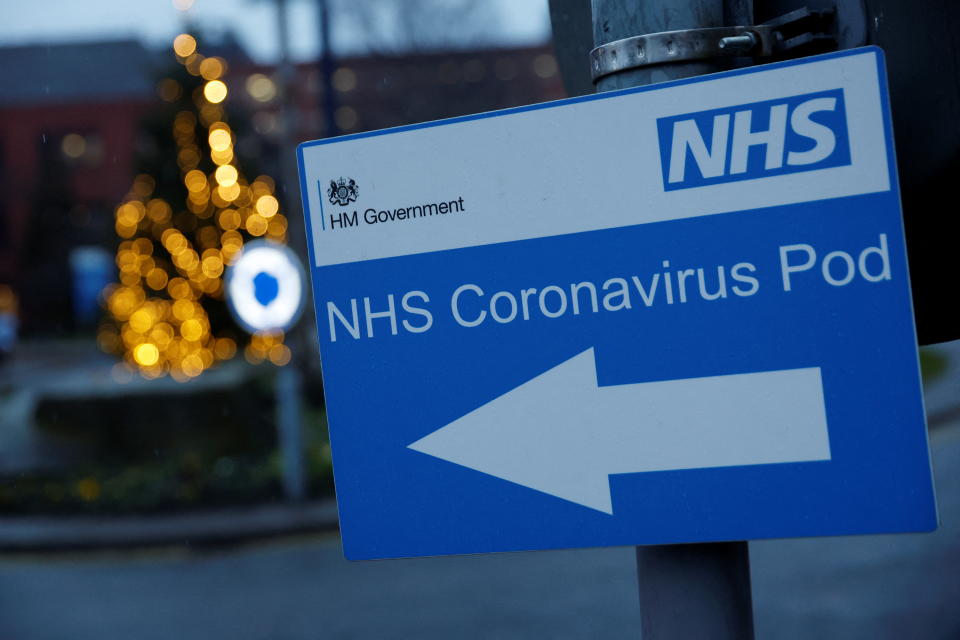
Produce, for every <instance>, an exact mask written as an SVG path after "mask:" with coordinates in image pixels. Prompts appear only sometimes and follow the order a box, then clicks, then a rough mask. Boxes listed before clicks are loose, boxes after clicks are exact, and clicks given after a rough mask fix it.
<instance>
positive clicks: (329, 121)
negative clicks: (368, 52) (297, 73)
mask: <svg viewBox="0 0 960 640" xmlns="http://www.w3.org/2000/svg"><path fill="white" fill-rule="evenodd" d="M317 17H318V19H319V20H320V85H321V88H322V90H323V124H324V129H323V137H325V138H332V137H333V136H335V135H337V134H338V133H339V130H338V129H337V119H336V112H337V96H336V94H335V93H334V88H333V67H334V60H333V46H332V43H331V42H330V31H331V29H330V5H329V4H328V3H327V0H317Z"/></svg>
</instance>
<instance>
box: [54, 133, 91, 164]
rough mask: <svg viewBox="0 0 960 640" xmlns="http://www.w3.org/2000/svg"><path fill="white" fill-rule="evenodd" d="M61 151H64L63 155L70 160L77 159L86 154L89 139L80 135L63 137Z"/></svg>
mask: <svg viewBox="0 0 960 640" xmlns="http://www.w3.org/2000/svg"><path fill="white" fill-rule="evenodd" d="M60 149H61V150H62V151H63V155H65V156H67V157H68V158H73V159H77V158H79V157H81V156H82V155H83V154H84V153H86V151H87V139H86V138H84V137H83V136H81V135H80V134H78V133H68V134H67V135H65V136H63V140H62V141H61V142H60Z"/></svg>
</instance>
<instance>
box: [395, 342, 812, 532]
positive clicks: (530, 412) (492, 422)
mask: <svg viewBox="0 0 960 640" xmlns="http://www.w3.org/2000/svg"><path fill="white" fill-rule="evenodd" d="M409 447H410V448H411V449H413V450H415V451H420V452H422V453H426V454H429V455H431V456H435V457H437V458H441V459H443V460H447V461H449V462H453V463H456V464H459V465H462V466H464V467H469V468H471V469H474V470H476V471H480V472H482V473H486V474H489V475H492V476H496V477H498V478H502V479H504V480H508V481H510V482H514V483H516V484H519V485H523V486H525V487H528V488H530V489H535V490H537V491H542V492H543V493H548V494H550V495H552V496H556V497H558V498H562V499H564V500H569V501H571V502H575V503H577V504H581V505H583V506H586V507H590V508H591V509H597V510H598V511H603V512H604V513H609V514H612V513H613V504H612V500H611V497H610V481H609V476H610V475H611V474H617V473H639V472H644V471H668V470H674V469H702V468H708V467H730V466H739V465H755V464H772V463H781V462H806V461H814V460H829V459H830V442H829V437H828V435H827V419H826V414H825V411H824V404H823V386H822V382H821V380H820V368H819V367H813V368H807V369H786V370H782V371H764V372H760V373H746V374H736V375H726V376H713V377H708V378H687V379H681V380H666V381H663V382H644V383H639V384H624V385H618V386H612V387H598V385H597V369H596V363H595V361H594V353H593V349H588V350H586V351H584V352H583V353H581V354H579V355H577V356H574V357H573V358H570V359H569V360H567V361H566V362H563V363H561V364H560V365H558V366H556V367H554V368H553V369H550V370H549V371H547V372H546V373H543V374H541V375H539V376H537V377H535V378H533V379H532V380H529V381H528V382H525V383H523V384H522V385H520V386H519V387H517V388H515V389H512V390H511V391H508V392H507V393H505V394H503V395H502V396H500V397H499V398H496V399H494V400H492V401H491V402H488V403H487V404H485V405H483V406H481V407H479V408H478V409H475V410H473V411H471V412H470V413H468V414H467V415H465V416H463V417H462V418H459V419H457V420H454V421H453V422H451V423H450V424H448V425H446V426H445V427H442V428H440V429H438V430H437V431H434V432H433V433H431V434H429V435H427V436H425V437H424V438H421V439H420V440H417V441H416V442H414V443H413V444H411V445H409Z"/></svg>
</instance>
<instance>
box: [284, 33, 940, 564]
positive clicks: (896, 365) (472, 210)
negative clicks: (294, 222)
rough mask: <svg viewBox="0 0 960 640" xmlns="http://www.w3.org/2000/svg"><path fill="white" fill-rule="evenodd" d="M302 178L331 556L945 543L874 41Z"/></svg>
mask: <svg viewBox="0 0 960 640" xmlns="http://www.w3.org/2000/svg"><path fill="white" fill-rule="evenodd" d="M299 161H300V176H301V187H302V192H303V202H304V203H305V205H306V207H307V212H308V216H307V226H308V235H309V238H310V264H311V274H312V280H313V287H314V301H315V305H316V312H317V323H318V330H319V338H320V352H321V359H322V365H323V372H324V383H325V392H326V398H327V412H328V417H329V424H330V439H331V445H332V450H333V462H334V469H335V479H336V489H337V500H338V504H339V509H340V526H341V531H342V535H343V545H344V552H345V553H346V555H347V557H349V558H351V559H364V558H387V557H399V556H421V555H435V554H452V553H476V552H488V551H508V550H522V549H549V548H561V547H584V546H598V545H633V544H662V543H677V542H700V541H721V540H743V539H756V538H773V537H793V536H814V535H839V534H855V533H879V532H904V531H925V530H930V529H933V528H935V527H936V523H937V516H936V506H935V501H934V494H933V486H932V481H931V473H930V465H929V457H928V448H927V436H926V428H925V418H924V411H923V404H922V396H921V386H920V375H919V370H918V364H917V350H916V336H915V332H914V324H913V317H912V311H911V301H910V289H909V280H908V269H907V256H906V253H905V248H904V239H903V226H902V222H901V213H900V205H899V195H898V190H897V182H896V169H895V163H894V155H893V147H892V136H891V130H890V115H889V108H888V102H887V89H886V79H885V72H884V67H883V58H882V54H881V52H880V50H878V49H875V48H867V49H858V50H852V51H845V52H841V53H835V54H829V55H825V56H818V57H814V58H807V59H804V60H797V61H790V62H784V63H778V64H773V65H768V66H762V67H754V68H750V69H743V70H737V71H732V72H728V73H721V74H716V75H711V76H704V77H699V78H693V79H689V80H683V81H677V82H671V83H666V84H662V85H656V86H651V87H644V88H638V89H628V90H624V91H618V92H612V93H607V94H601V95H596V96H587V97H582V98H574V99H569V100H561V101H558V102H552V103H547V104H542V105H535V106H531V107H523V108H518V109H510V110H506V111H500V112H495V113H487V114H480V115H475V116H467V117H463V118H454V119H450V120H443V121H439V122H431V123H427V124H423V125H414V126H409V127H400V128H396V129H389V130H386V131H375V132H371V133H361V134H356V135H350V136H343V137H340V138H334V139H330V140H321V141H317V142H308V143H305V144H303V145H301V147H300V149H299Z"/></svg>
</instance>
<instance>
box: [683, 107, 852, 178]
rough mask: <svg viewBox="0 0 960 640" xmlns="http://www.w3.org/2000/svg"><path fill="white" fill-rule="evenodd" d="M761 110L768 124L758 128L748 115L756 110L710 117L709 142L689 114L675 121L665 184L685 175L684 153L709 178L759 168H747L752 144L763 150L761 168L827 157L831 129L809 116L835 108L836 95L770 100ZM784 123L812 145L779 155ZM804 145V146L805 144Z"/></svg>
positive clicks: (796, 164)
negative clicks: (779, 101)
mask: <svg viewBox="0 0 960 640" xmlns="http://www.w3.org/2000/svg"><path fill="white" fill-rule="evenodd" d="M791 106H792V109H791ZM763 108H767V109H769V113H770V118H769V121H768V125H767V128H766V129H761V130H754V129H753V116H754V113H755V112H757V111H758V110H759V109H757V108H754V109H749V108H748V109H742V110H739V111H735V112H733V113H732V114H731V113H720V114H717V115H715V116H713V131H712V135H711V136H710V143H709V146H708V144H707V141H706V140H704V136H703V133H702V132H701V131H700V127H699V126H698V125H697V122H696V120H694V119H693V118H690V119H685V120H676V121H674V122H673V131H672V136H671V138H672V142H671V147H670V165H669V173H668V179H667V182H668V183H679V182H683V181H684V180H686V179H687V158H688V157H692V158H693V161H694V162H695V163H696V165H697V168H698V169H699V170H700V175H701V176H702V177H703V178H704V179H709V178H720V177H723V176H734V175H737V174H746V173H747V171H748V169H750V170H752V172H759V167H748V163H749V158H750V149H751V148H752V147H763V148H764V154H763V158H764V162H763V171H764V172H765V171H773V170H777V169H781V168H783V167H784V163H786V165H787V166H792V167H800V166H806V165H812V164H816V163H818V162H821V161H823V160H825V159H827V158H829V157H830V155H831V154H832V153H833V151H834V149H835V148H836V145H837V136H836V133H835V132H834V131H833V130H832V129H831V128H830V127H828V126H826V125H823V124H821V123H819V122H816V121H815V120H813V119H812V118H811V116H812V115H813V114H815V113H820V112H833V111H835V110H836V109H837V98H835V97H817V98H811V99H809V100H806V101H804V102H800V103H799V104H797V103H794V104H793V105H790V104H774V105H770V106H764V107H763ZM731 115H732V116H733V118H732V119H733V127H732V128H733V132H732V135H731V132H730V129H731V123H730V120H731ZM788 122H789V127H790V130H791V131H792V132H793V133H795V134H796V135H798V136H801V137H802V138H805V139H807V140H808V141H812V142H813V146H812V147H810V148H809V149H805V150H789V151H786V153H784V151H785V147H786V140H787V134H788V131H787V126H788ZM805 146H809V143H808V144H807V145H805ZM687 150H689V152H690V153H689V154H688V153H687ZM728 162H729V166H728ZM760 173H762V172H760ZM744 177H748V176H744Z"/></svg>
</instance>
